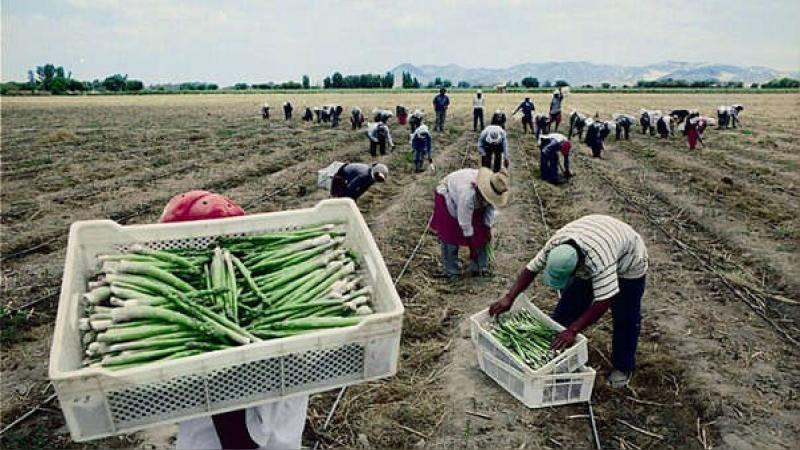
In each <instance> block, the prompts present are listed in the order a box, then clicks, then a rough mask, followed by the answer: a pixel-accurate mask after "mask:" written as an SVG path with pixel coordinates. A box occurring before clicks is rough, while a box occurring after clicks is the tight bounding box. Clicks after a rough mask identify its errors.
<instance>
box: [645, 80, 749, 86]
mask: <svg viewBox="0 0 800 450" xmlns="http://www.w3.org/2000/svg"><path fill="white" fill-rule="evenodd" d="M636 87H638V88H742V87H744V83H743V82H741V81H719V80H715V79H713V78H710V79H707V80H695V81H688V80H674V79H672V78H665V79H663V80H639V81H637V82H636Z"/></svg>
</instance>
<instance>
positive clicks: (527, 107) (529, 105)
mask: <svg viewBox="0 0 800 450" xmlns="http://www.w3.org/2000/svg"><path fill="white" fill-rule="evenodd" d="M517 111H522V115H523V116H525V117H529V116H530V115H531V113H532V112H533V111H536V105H534V104H533V102H532V101H530V100H527V101H526V100H523V101H522V103H520V104H519V106H517V109H515V110H514V112H512V113H511V115H512V116H513V115H514V114H516V113H517Z"/></svg>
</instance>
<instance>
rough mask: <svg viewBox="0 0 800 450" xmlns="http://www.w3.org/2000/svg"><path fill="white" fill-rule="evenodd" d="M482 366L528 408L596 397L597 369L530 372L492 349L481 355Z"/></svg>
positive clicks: (484, 370) (479, 357) (479, 362)
mask: <svg viewBox="0 0 800 450" xmlns="http://www.w3.org/2000/svg"><path fill="white" fill-rule="evenodd" d="M478 364H479V365H480V366H481V370H483V372H484V373H485V374H486V375H488V376H489V378H491V379H493V380H494V381H496V382H497V384H499V385H500V386H502V387H503V388H504V389H505V390H506V391H508V392H509V393H510V394H511V395H513V396H514V397H515V398H516V399H517V400H519V401H521V402H522V403H523V404H524V405H525V406H527V407H528V408H545V407H548V406H558V405H566V404H568V403H579V402H587V401H589V399H590V398H591V397H592V388H593V387H594V378H595V375H596V372H595V370H594V369H592V368H591V367H589V366H581V367H579V368H578V369H577V370H576V371H575V372H571V373H559V374H553V375H529V374H524V373H522V372H520V371H518V370H515V369H513V368H511V367H509V366H508V365H507V364H503V363H502V362H500V361H499V360H498V359H497V358H495V357H493V356H492V355H491V354H489V353H480V354H479V355H478Z"/></svg>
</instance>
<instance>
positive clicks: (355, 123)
mask: <svg viewBox="0 0 800 450" xmlns="http://www.w3.org/2000/svg"><path fill="white" fill-rule="evenodd" d="M350 125H351V126H352V127H353V129H354V130H355V129H359V130H360V129H361V126H362V125H364V113H362V112H361V108H359V107H358V106H353V109H351V110H350Z"/></svg>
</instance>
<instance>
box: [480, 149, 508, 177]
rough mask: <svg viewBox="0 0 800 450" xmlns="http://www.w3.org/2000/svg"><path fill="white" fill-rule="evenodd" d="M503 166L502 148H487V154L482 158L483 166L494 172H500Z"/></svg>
mask: <svg viewBox="0 0 800 450" xmlns="http://www.w3.org/2000/svg"><path fill="white" fill-rule="evenodd" d="M502 164H503V149H502V148H491V147H489V148H487V149H486V154H485V155H483V156H481V166H483V167H487V168H489V169H492V170H493V171H494V172H500V167H501V166H502Z"/></svg>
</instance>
